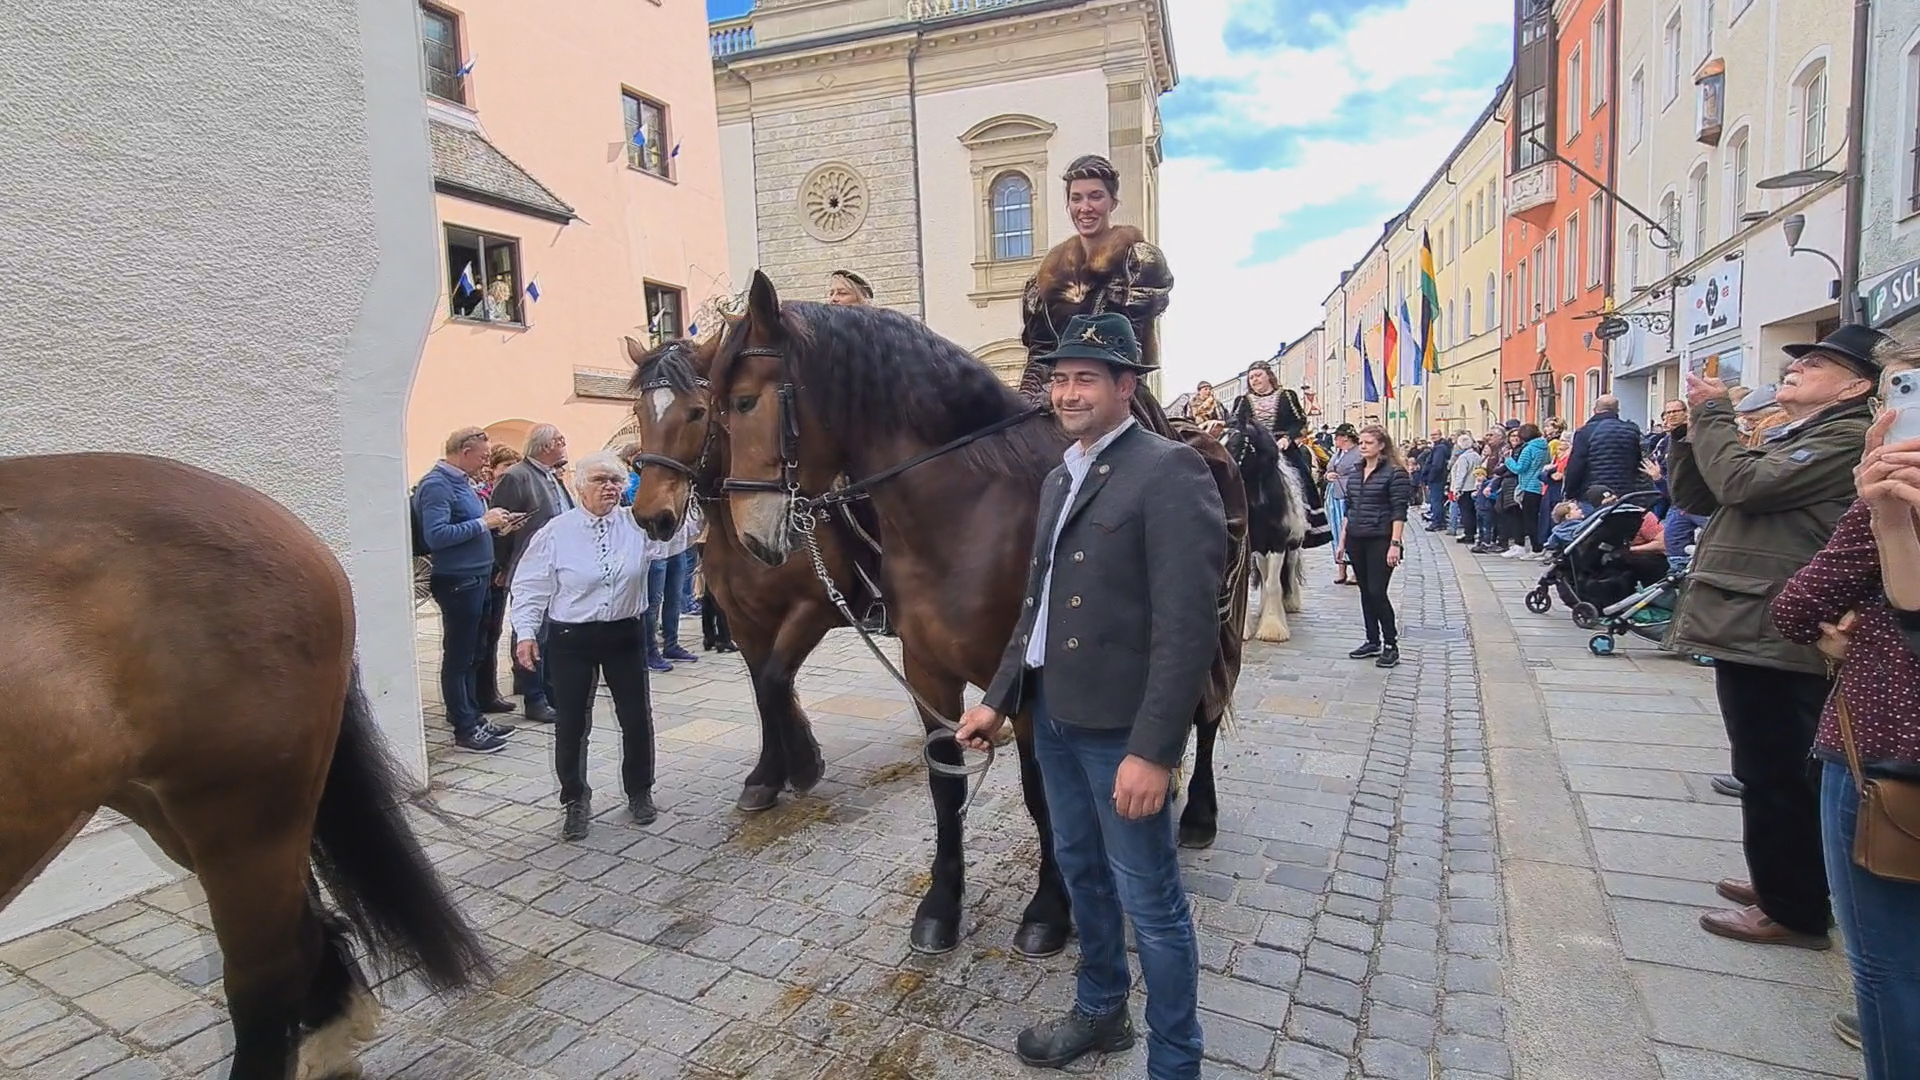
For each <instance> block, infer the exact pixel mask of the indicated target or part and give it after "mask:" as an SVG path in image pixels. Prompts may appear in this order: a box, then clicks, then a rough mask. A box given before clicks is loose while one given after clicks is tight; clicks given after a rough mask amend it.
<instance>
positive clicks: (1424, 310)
mask: <svg viewBox="0 0 1920 1080" xmlns="http://www.w3.org/2000/svg"><path fill="white" fill-rule="evenodd" d="M1439 325H1440V283H1439V281H1438V280H1437V279H1436V278H1435V277H1434V273H1433V237H1431V236H1429V235H1427V231H1426V230H1425V229H1422V230H1420V366H1419V367H1417V368H1415V369H1414V381H1415V382H1419V381H1420V373H1421V372H1427V371H1433V372H1438V371H1439V370H1440V348H1439V343H1438V342H1436V341H1435V340H1434V338H1435V337H1436V336H1437V335H1436V334H1435V333H1434V331H1435V330H1436V329H1438V327H1439Z"/></svg>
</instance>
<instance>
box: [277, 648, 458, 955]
mask: <svg viewBox="0 0 1920 1080" xmlns="http://www.w3.org/2000/svg"><path fill="white" fill-rule="evenodd" d="M403 791H404V783H403V781H402V779H401V776H400V772H399V768H398V766H397V765H396V763H395V762H394V759H393V755H392V753H391V752H390V751H389V750H388V749H387V746H386V742H385V740H384V739H382V738H381V736H380V732H379V729H378V728H376V727H375V726H374V723H373V712H372V710H371V709H370V708H369V707H368V705H367V696H366V694H365V692H364V691H362V690H361V687H360V665H359V664H357V663H356V664H355V665H354V666H353V675H352V680H351V682H350V683H349V684H348V686H347V702H346V708H345V710H344V711H343V713H342V715H341V718H340V736H339V739H338V740H337V741H336V742H335V743H334V745H333V764H332V767H331V768H329V769H328V770H327V783H326V787H325V788H324V789H323V790H322V791H321V793H320V807H319V812H318V815H317V816H316V818H315V821H314V827H313V868H314V873H315V875H316V876H317V877H318V878H319V880H320V881H321V883H323V884H324V885H326V887H327V891H328V892H329V893H331V894H332V896H333V900H334V902H335V903H336V904H338V905H339V906H340V910H341V913H342V914H344V915H345V916H346V917H347V921H348V922H350V923H351V924H352V925H353V927H354V929H355V930H356V931H357V932H358V935H359V937H360V940H361V941H362V943H363V944H365V946H366V948H367V951H368V953H369V954H370V955H371V956H373V957H375V958H377V959H379V960H381V961H383V963H384V966H388V967H391V968H392V969H393V970H394V971H401V970H406V969H408V968H412V967H415V966H417V967H418V968H419V969H420V973H421V975H422V976H424V977H425V979H426V981H427V982H428V984H429V985H431V986H432V987H434V988H435V989H436V990H453V989H459V988H463V987H466V986H470V985H472V984H473V983H474V982H475V981H476V979H478V978H481V977H484V976H487V975H490V974H491V971H492V961H491V959H490V958H489V956H488V955H487V950H486V947H485V945H483V944H482V943H481V940H480V936H479V934H478V933H476V932H475V931H474V929H473V927H472V926H471V925H470V924H469V923H468V922H467V920H466V918H465V917H464V916H463V915H461V914H460V911H459V910H458V909H457V908H455V907H454V905H453V900H452V898H451V897H450V896H448V895H447V889H446V886H445V885H444V884H443V883H442V882H441V880H440V876H439V874H437V873H435V871H434V869H433V866H432V864H431V863H429V862H428V861H427V855H426V852H425V851H423V850H421V847H420V841H419V840H418V839H417V838H416V837H415V836H414V834H413V829H412V827H411V826H410V825H408V824H407V819H406V812H405V809H404V807H403V801H404V799H405V796H404V794H403Z"/></svg>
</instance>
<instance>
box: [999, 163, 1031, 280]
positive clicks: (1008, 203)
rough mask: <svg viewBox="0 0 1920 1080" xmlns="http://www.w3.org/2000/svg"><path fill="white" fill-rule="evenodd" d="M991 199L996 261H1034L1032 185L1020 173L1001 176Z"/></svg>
mask: <svg viewBox="0 0 1920 1080" xmlns="http://www.w3.org/2000/svg"><path fill="white" fill-rule="evenodd" d="M989 198H990V209H991V210H992V221H993V257H994V259H995V260H996V261H1000V262H1005V261H1010V260H1013V259H1031V258H1033V184H1032V183H1030V182H1029V181H1028V180H1027V178H1026V177H1025V176H1024V175H1022V174H1021V173H1017V172H1010V173H1002V174H1001V175H1000V176H999V177H998V178H996V179H995V180H994V182H993V188H992V194H991V195H990V196H989Z"/></svg>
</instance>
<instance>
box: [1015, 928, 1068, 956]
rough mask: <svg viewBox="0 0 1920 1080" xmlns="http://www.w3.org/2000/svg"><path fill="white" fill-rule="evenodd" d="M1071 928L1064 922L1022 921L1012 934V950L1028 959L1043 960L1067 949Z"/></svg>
mask: <svg viewBox="0 0 1920 1080" xmlns="http://www.w3.org/2000/svg"><path fill="white" fill-rule="evenodd" d="M1072 933H1073V928H1072V927H1071V926H1068V925H1066V924H1064V923H1044V922H1030V923H1022V924H1021V925H1020V929H1019V930H1018V931H1016V932H1015V933H1014V935H1013V951H1015V952H1017V953H1019V954H1020V955H1021V956H1024V957H1026V958H1027V959H1029V960H1045V959H1046V958H1047V957H1049V956H1058V955H1060V954H1061V953H1063V952H1065V951H1066V950H1067V938H1068V937H1070V936H1072Z"/></svg>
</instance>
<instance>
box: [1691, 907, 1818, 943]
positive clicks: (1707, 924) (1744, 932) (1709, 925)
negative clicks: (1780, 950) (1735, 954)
mask: <svg viewBox="0 0 1920 1080" xmlns="http://www.w3.org/2000/svg"><path fill="white" fill-rule="evenodd" d="M1700 928H1701V929H1702V930H1705V931H1706V932H1707V933H1709V934H1718V935H1719V936H1721V937H1723V938H1732V939H1733V940H1735V941H1746V942H1751V943H1753V944H1755V945H1791V946H1793V947H1794V948H1796V949H1830V948H1832V947H1833V942H1832V940H1830V939H1829V938H1828V937H1827V935H1825V934H1817V935H1816V934H1802V933H1800V932H1799V931H1797V930H1789V929H1787V928H1786V927H1784V926H1782V925H1780V924H1779V923H1777V922H1774V921H1773V920H1772V919H1769V918H1768V917H1767V913H1766V912H1764V911H1761V910H1760V909H1759V908H1758V907H1756V906H1753V905H1748V906H1747V907H1743V908H1740V909H1738V910H1736V911H1709V912H1707V913H1706V914H1705V915H1702V916H1700Z"/></svg>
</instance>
